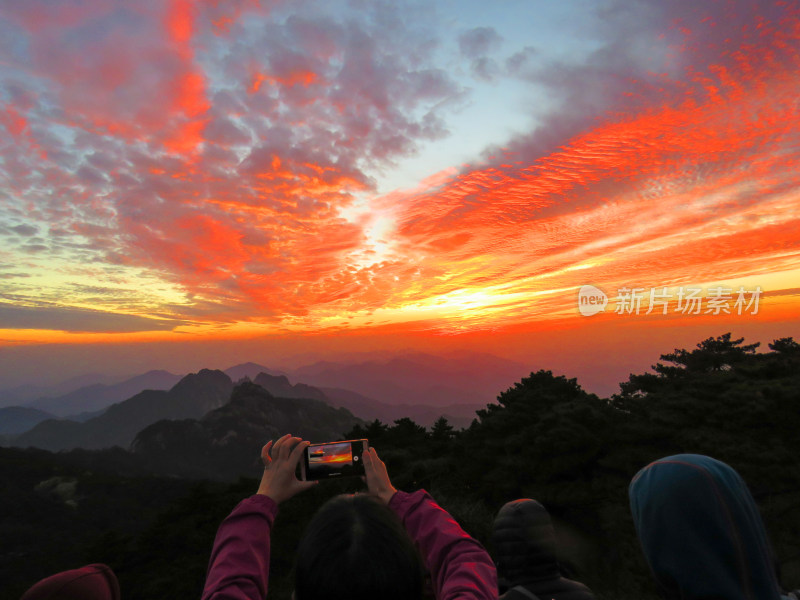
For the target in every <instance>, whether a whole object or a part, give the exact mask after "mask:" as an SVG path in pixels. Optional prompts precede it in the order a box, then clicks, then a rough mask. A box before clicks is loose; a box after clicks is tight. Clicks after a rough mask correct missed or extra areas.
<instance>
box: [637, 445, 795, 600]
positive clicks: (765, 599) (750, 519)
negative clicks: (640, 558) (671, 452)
mask: <svg viewBox="0 0 800 600" xmlns="http://www.w3.org/2000/svg"><path fill="white" fill-rule="evenodd" d="M628 497H629V499H630V505H631V513H632V515H633V522H634V525H635V527H636V533H637V534H638V536H639V541H640V542H641V545H642V550H643V552H644V555H645V558H646V559H647V562H648V564H649V565H650V569H651V570H652V571H653V575H654V576H655V578H656V581H657V582H658V585H659V587H660V589H661V593H662V595H663V596H664V597H665V598H670V599H671V598H676V599H678V598H679V599H681V600H695V599H697V600H700V599H704V600H712V599H713V600H779V599H780V598H782V597H784V598H785V596H782V595H781V591H780V587H779V584H778V579H777V576H776V572H775V560H774V556H773V553H772V547H771V545H770V543H769V539H768V538H767V532H766V529H765V528H764V523H763V522H762V520H761V515H760V514H759V512H758V507H757V506H756V503H755V501H754V500H753V497H752V496H751V495H750V491H749V490H748V489H747V486H746V485H745V483H744V481H743V480H742V478H741V477H740V476H739V474H738V473H737V472H736V471H735V470H733V469H732V468H731V467H729V466H728V465H726V464H725V463H723V462H721V461H719V460H716V459H714V458H711V457H708V456H701V455H698V454H678V455H676V456H669V457H666V458H662V459H660V460H657V461H655V462H653V463H650V464H649V465H647V466H646V467H644V468H643V469H642V470H641V471H639V472H638V473H637V474H636V476H635V477H634V478H633V480H632V481H631V484H630V487H629V488H628Z"/></svg>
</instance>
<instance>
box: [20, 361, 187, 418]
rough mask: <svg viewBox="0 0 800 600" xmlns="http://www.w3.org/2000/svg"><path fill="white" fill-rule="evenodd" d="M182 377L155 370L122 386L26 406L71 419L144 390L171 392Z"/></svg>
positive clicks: (94, 387) (93, 387)
mask: <svg viewBox="0 0 800 600" xmlns="http://www.w3.org/2000/svg"><path fill="white" fill-rule="evenodd" d="M180 379H181V376H180V375H174V374H172V373H169V372H167V371H162V370H153V371H148V372H147V373H143V374H142V375H137V376H135V377H131V378H130V379H126V380H125V381H122V382H120V383H115V384H110V385H108V384H103V383H94V384H91V385H87V386H84V387H81V388H79V389H77V390H75V391H73V392H69V393H68V394H64V395H63V396H57V397H53V398H39V399H37V400H34V401H33V402H29V403H27V406H30V407H32V408H38V409H40V410H44V411H47V412H49V413H51V414H53V415H55V416H57V417H69V416H70V415H78V414H80V413H85V412H95V411H100V410H103V409H105V408H107V407H109V406H111V405H112V404H115V403H117V402H122V401H123V400H127V399H128V398H130V397H132V396H134V395H135V394H138V393H139V392H141V391H144V390H168V389H170V388H171V387H172V386H174V385H175V384H176V383H178V381H180Z"/></svg>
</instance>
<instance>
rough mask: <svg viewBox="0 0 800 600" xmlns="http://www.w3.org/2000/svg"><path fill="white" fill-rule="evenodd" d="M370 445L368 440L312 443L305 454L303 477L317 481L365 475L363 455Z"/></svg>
mask: <svg viewBox="0 0 800 600" xmlns="http://www.w3.org/2000/svg"><path fill="white" fill-rule="evenodd" d="M368 447H369V444H368V442H367V440H348V441H345V442H327V443H324V444H311V445H310V446H308V448H306V451H305V453H304V454H303V469H302V474H303V479H305V480H306V481H315V480H318V479H333V478H337V477H357V476H360V475H363V474H364V463H363V461H362V455H363V454H364V450H365V449H366V448H368Z"/></svg>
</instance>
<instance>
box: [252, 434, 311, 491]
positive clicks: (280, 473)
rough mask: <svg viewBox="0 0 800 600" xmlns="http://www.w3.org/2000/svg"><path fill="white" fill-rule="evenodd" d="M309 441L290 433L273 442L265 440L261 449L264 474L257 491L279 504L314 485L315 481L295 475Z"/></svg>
mask: <svg viewBox="0 0 800 600" xmlns="http://www.w3.org/2000/svg"><path fill="white" fill-rule="evenodd" d="M310 443H311V442H304V441H303V440H301V439H300V438H299V437H292V436H291V435H290V434H286V435H284V436H283V437H282V438H279V439H278V440H277V441H276V442H275V443H274V444H273V442H272V440H270V441H269V442H267V444H266V445H265V446H264V447H263V448H262V449H261V460H262V462H263V463H264V474H263V475H262V476H261V484H260V485H259V486H258V492H257V493H258V494H261V495H262V496H269V497H270V498H272V499H273V500H274V501H275V503H276V504H280V503H281V502H283V501H284V500H288V499H289V498H291V497H292V496H294V495H295V494H299V493H300V492H302V491H304V490H307V489H308V488H311V487H314V486H315V485H316V484H317V482H316V481H300V480H299V479H297V476H296V475H295V471H296V470H297V465H298V464H299V463H300V458H301V457H302V456H303V451H304V450H305V449H306V448H307V447H308V446H309V444H310Z"/></svg>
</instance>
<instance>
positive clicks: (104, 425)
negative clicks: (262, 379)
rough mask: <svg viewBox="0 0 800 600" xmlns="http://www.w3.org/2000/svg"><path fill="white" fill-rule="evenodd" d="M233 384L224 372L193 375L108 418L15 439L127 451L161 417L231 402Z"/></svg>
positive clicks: (115, 409) (123, 405)
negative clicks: (135, 439) (138, 436)
mask: <svg viewBox="0 0 800 600" xmlns="http://www.w3.org/2000/svg"><path fill="white" fill-rule="evenodd" d="M232 389H233V383H232V382H231V380H230V377H228V376H227V375H225V373H223V372H222V371H211V370H208V369H203V370H202V371H200V372H199V373H194V374H191V375H187V376H186V377H184V378H183V379H181V380H180V381H179V382H178V383H177V384H175V386H174V387H173V388H172V389H170V390H169V391H163V390H145V391H143V392H140V393H138V394H136V395H135V396H133V397H132V398H129V399H128V400H125V401H124V402H120V403H118V404H114V405H113V406H111V407H110V408H109V409H108V410H107V411H105V412H104V413H103V414H102V415H100V416H98V417H95V418H93V419H90V420H88V421H86V422H85V423H76V422H74V421H68V420H54V419H49V420H47V421H43V422H41V423H39V424H38V425H37V426H36V427H34V428H33V429H31V430H30V431H28V432H26V433H24V434H22V435H21V436H19V437H18V438H16V439H15V440H14V442H13V443H14V445H15V446H20V447H23V448H24V447H27V446H34V447H36V448H43V449H45V450H52V451H57V450H68V449H71V448H85V449H97V448H110V447H112V446H121V447H123V448H127V447H128V446H129V445H130V443H131V442H132V441H133V438H134V437H135V436H136V434H137V433H138V432H139V431H141V430H142V429H143V428H145V427H147V426H148V425H150V424H152V423H155V422H156V421H159V420H161V419H187V418H199V417H201V416H203V415H204V414H205V413H207V412H208V411H210V410H213V409H215V408H219V407H220V406H222V405H223V404H225V403H226V402H227V401H228V399H229V397H230V393H231V390H232Z"/></svg>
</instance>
